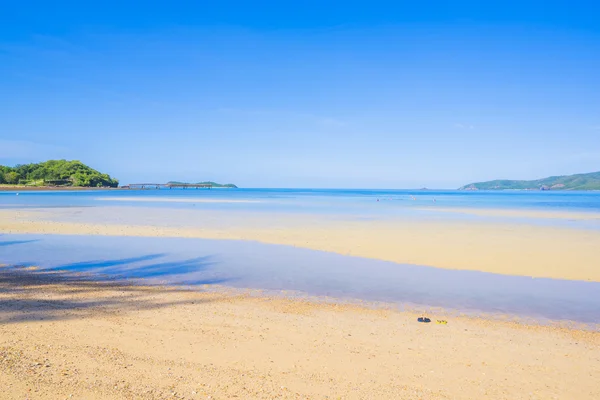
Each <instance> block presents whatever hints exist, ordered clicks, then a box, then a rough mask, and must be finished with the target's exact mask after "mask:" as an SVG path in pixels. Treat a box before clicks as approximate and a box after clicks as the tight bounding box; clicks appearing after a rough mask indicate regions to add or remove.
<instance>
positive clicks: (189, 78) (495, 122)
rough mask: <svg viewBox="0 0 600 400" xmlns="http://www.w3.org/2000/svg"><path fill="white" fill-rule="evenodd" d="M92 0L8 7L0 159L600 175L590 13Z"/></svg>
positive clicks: (227, 169)
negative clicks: (90, 2) (90, 3)
mask: <svg viewBox="0 0 600 400" xmlns="http://www.w3.org/2000/svg"><path fill="white" fill-rule="evenodd" d="M82 3H87V2H75V1H72V2H64V1H63V2H61V1H53V2H47V1H39V2H36V1H21V2H16V1H14V2H13V1H8V2H6V1H3V2H2V12H1V13H0V163H1V164H9V165H12V164H16V163H27V162H37V161H42V160H45V159H48V158H67V159H80V160H81V161H83V162H85V163H87V164H89V165H91V166H93V167H95V168H97V169H99V170H102V171H106V172H108V173H110V174H111V175H113V176H115V177H117V178H119V179H120V180H121V181H122V183H128V182H135V181H159V182H160V181H167V180H186V181H197V180H207V179H210V180H215V181H220V182H234V183H237V184H238V185H240V186H245V187H362V188H414V187H423V186H426V187H431V188H455V187H458V186H460V185H462V184H465V183H468V182H471V181H478V180H487V179H495V178H536V177H542V176H547V175H555V174H570V173H576V172H590V171H596V170H600V73H598V71H600V24H599V23H598V22H597V18H596V17H597V16H598V15H600V5H598V4H596V2H594V1H587V2H578V1H569V2H567V1H564V2H563V1H544V2H541V1H540V2H531V1H530V2H527V1H519V2H516V1H515V2H513V1H502V2H482V1H463V2H458V1H429V2H414V1H410V2H409V1H406V2H403V1H395V2H377V1H371V2H361V3H358V2H351V1H346V2H323V1H321V2H311V1H303V2H297V3H292V2H281V1H277V2H260V1H253V2H242V1H238V2H231V1H230V2H227V1H222V2H210V4H211V5H207V3H209V2H200V1H195V2H192V1H190V2H177V1H170V2H155V3H152V4H149V3H148V2H146V3H143V2H136V3H133V2H126V1H125V2H115V1H110V0H108V1H104V2H97V4H96V5H93V6H86V5H82ZM160 3H162V4H160Z"/></svg>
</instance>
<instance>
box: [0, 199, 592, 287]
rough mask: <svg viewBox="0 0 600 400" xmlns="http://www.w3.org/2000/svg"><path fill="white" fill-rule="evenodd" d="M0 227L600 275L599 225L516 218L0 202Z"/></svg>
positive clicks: (536, 273)
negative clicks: (22, 206) (351, 216)
mask: <svg viewBox="0 0 600 400" xmlns="http://www.w3.org/2000/svg"><path fill="white" fill-rule="evenodd" d="M0 233H25V234H61V235H110V236H149V237H186V238H204V239H224V240H253V241H258V242H262V243H269V244H282V245H289V246H297V247H303V248H308V249H312V250H320V251H328V252H334V253H339V254H344V255H352V256H359V257H366V258H374V259H380V260H385V261H392V262H396V263H404V264H415V265H426V266H433V267H437V268H446V269H458V270H474V271H484V272H492V273H498V274H507V275H519V276H527V277H539V278H554V279H571V280H582V281H594V282H600V268H598V266H599V265H600V251H598V246H599V244H600V230H597V229H587V230H586V229H574V228H569V227H559V226H545V225H531V224H523V223H513V222H503V223H499V222H466V221H461V220H435V219H434V220H432V219H424V220H418V219H402V218H390V219H386V220H367V221H361V220H347V219H343V218H337V217H336V218H333V217H330V218H326V217H323V216H320V215H289V214H276V213H273V214H268V213H263V214H246V213H241V212H237V213H236V212H233V213H230V212H223V211H215V210H204V211H202V210H195V211H189V210H177V209H169V210H168V211H165V210H161V209H158V208H156V209H155V208H151V207H148V208H140V209H135V208H126V207H91V208H77V209H75V208H74V209H63V210H60V209H52V210H48V209H46V210H35V209H31V210H28V211H22V210H0Z"/></svg>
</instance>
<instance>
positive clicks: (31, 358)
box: [0, 267, 600, 399]
mask: <svg viewBox="0 0 600 400" xmlns="http://www.w3.org/2000/svg"><path fill="white" fill-rule="evenodd" d="M0 276H1V279H0V289H1V290H0V371H1V372H2V373H1V374H0V386H2V387H3V388H8V390H7V391H6V392H5V393H8V397H4V398H7V399H20V398H23V397H24V396H29V397H30V398H35V399H54V398H56V397H57V396H62V397H65V398H68V397H69V396H73V398H86V399H88V398H89V399H108V398H143V399H162V398H186V399H195V398H202V399H206V398H208V396H211V398H213V399H218V398H235V397H237V398H253V399H254V398H255V399H263V398H264V399H272V398H284V399H299V398H332V399H335V398H346V399H359V398H373V397H375V398H381V399H394V398H398V397H401V398H406V399H450V398H452V399H471V398H478V397H482V396H485V397H486V398H490V399H505V398H513V399H520V398H531V396H532V395H533V396H534V397H536V398H577V399H594V398H597V397H598V396H599V395H600V388H599V387H598V386H597V382H596V380H595V378H594V377H595V376H597V374H598V373H599V372H600V360H599V359H598V357H597V354H598V353H597V351H598V349H599V346H600V333H599V332H593V331H582V330H578V329H573V328H568V327H558V326H542V325H535V324H523V323H517V322H513V321H498V320H488V319H482V318H474V317H462V316H453V315H445V314H443V313H442V312H438V313H432V314H428V316H429V317H431V319H432V321H433V322H432V323H430V324H423V323H419V322H417V317H418V316H421V314H417V313H413V312H409V311H398V310H392V309H382V308H369V307H364V306H359V305H352V304H341V303H335V302H330V303H329V302H315V301H311V300H306V299H292V298H284V297H272V296H261V295H260V294H259V293H258V294H255V295H247V294H240V293H239V292H227V291H216V292H211V291H208V292H207V291H201V290H195V291H190V290H181V289H174V288H169V287H148V286H142V285H135V286H132V285H129V284H126V283H118V282H114V281H97V280H96V281H90V280H87V279H86V278H85V277H82V276H78V275H69V274H64V273H61V272H54V273H49V272H45V271H40V270H35V269H32V268H29V269H19V268H16V269H15V268H6V267H5V268H0ZM438 319H439V320H442V319H443V320H446V321H447V324H437V323H436V322H437V320H438ZM533 343H535V346H532V344H533ZM578 371H586V372H585V373H581V372H578ZM525 377H526V379H524V378H525Z"/></svg>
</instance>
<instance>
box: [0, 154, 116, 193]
mask: <svg viewBox="0 0 600 400" xmlns="http://www.w3.org/2000/svg"><path fill="white" fill-rule="evenodd" d="M0 184H10V185H26V186H41V187H43V186H74V187H117V186H119V181H118V180H116V179H113V178H111V177H110V176H109V175H107V174H103V173H101V172H98V171H96V170H95V169H93V168H90V167H88V166H87V165H85V164H83V163H82V162H81V161H76V160H73V161H67V160H48V161H45V162H41V163H37V164H22V165H16V166H14V167H7V166H4V165H0Z"/></svg>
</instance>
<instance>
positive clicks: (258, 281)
mask: <svg viewBox="0 0 600 400" xmlns="http://www.w3.org/2000/svg"><path fill="white" fill-rule="evenodd" d="M114 207H117V208H118V209H120V210H130V211H125V213H126V214H130V215H142V214H144V213H150V214H151V213H162V214H163V215H168V213H169V212H170V210H173V211H174V210H198V209H201V210H202V211H205V212H211V211H214V212H218V213H221V214H223V213H228V214H231V215H236V213H240V215H241V214H244V215H255V216H258V217H260V216H261V215H267V214H269V215H273V214H275V215H277V214H281V215H283V214H285V215H294V216H297V217H300V218H301V217H302V216H303V215H310V216H313V217H314V216H322V217H324V218H325V217H327V218H341V219H344V220H348V219H357V220H371V219H373V220H377V219H387V218H395V217H407V218H414V219H417V220H418V219H420V218H430V217H432V216H435V217H436V218H452V219H459V220H465V221H468V220H472V219H473V218H482V217H481V215H479V216H475V215H473V214H472V213H469V212H462V211H464V210H470V211H483V212H484V213H483V215H484V216H485V217H484V218H486V219H488V220H490V221H494V220H500V219H501V220H506V219H507V218H509V219H512V220H514V221H516V222H523V223H531V224H541V225H548V226H568V227H571V228H577V229H592V230H600V192H555V191H539V192H538V191H502V192H487V191H452V190H426V189H421V190H363V189H160V190H153V189H152V190H89V191H23V192H16V191H15V192H0V211H2V210H16V211H27V210H47V211H52V210H79V209H81V210H83V209H92V210H94V211H97V212H96V213H95V214H94V215H96V218H97V220H96V221H95V222H96V223H98V222H100V223H101V222H102V220H103V219H104V220H106V221H108V222H111V221H112V220H111V215H109V214H110V210H112V209H114ZM104 210H106V213H105V214H103V212H104ZM448 210H456V211H457V212H447V211H448ZM502 211H510V212H512V213H514V214H510V213H502ZM515 211H516V212H515ZM532 211H533V212H535V213H543V214H544V215H546V214H547V215H551V216H553V215H555V216H556V218H532V217H529V216H528V214H529V213H531V212H532ZM136 213H137V214H136ZM588 216H589V218H588ZM176 223H177V222H176ZM598 249H599V250H598V251H600V243H599V246H598ZM432 251H434V249H432ZM568 262H569V260H565V263H568ZM0 264H6V265H9V266H12V267H27V266H36V267H39V268H41V269H47V270H51V271H62V272H64V271H66V272H77V273H85V274H89V276H90V277H92V278H98V279H115V280H127V281H133V282H143V283H145V284H157V285H175V286H179V287H181V288H185V289H191V290H211V288H213V287H214V288H215V290H216V289H217V288H219V290H222V288H223V287H225V288H233V289H236V290H250V291H260V292H261V293H263V294H264V293H268V294H272V295H283V296H294V297H297V296H300V297H310V298H316V299H322V300H323V301H348V302H357V301H358V302H361V303H365V302H367V303H372V304H379V303H381V304H386V305H388V306H389V305H392V306H394V307H398V308H401V309H410V310H422V311H423V312H426V311H427V312H434V311H433V310H440V309H443V310H445V311H444V312H446V313H460V314H463V313H466V314H470V315H482V314H485V315H496V316H506V315H508V316H514V317H519V318H532V319H535V320H537V321H558V320H559V321H572V322H576V323H583V324H600V283H598V282H584V281H572V280H561V279H546V278H536V279H532V278H531V277H522V276H508V275H499V274H493V273H486V272H478V271H455V270H445V269H440V268H435V267H432V266H427V265H410V264H397V263H393V262H387V261H381V260H375V259H368V258H361V257H354V256H350V255H342V254H335V253H329V252H322V251H314V250H309V249H304V248H299V247H294V246H284V245H273V244H263V243H258V242H253V241H240V240H208V239H195V238H158V237H110V236H94V235H77V236H69V235H39V234H38V235H32V234H27V235H26V234H11V233H5V234H2V235H0ZM598 267H599V268H600V266H598Z"/></svg>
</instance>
